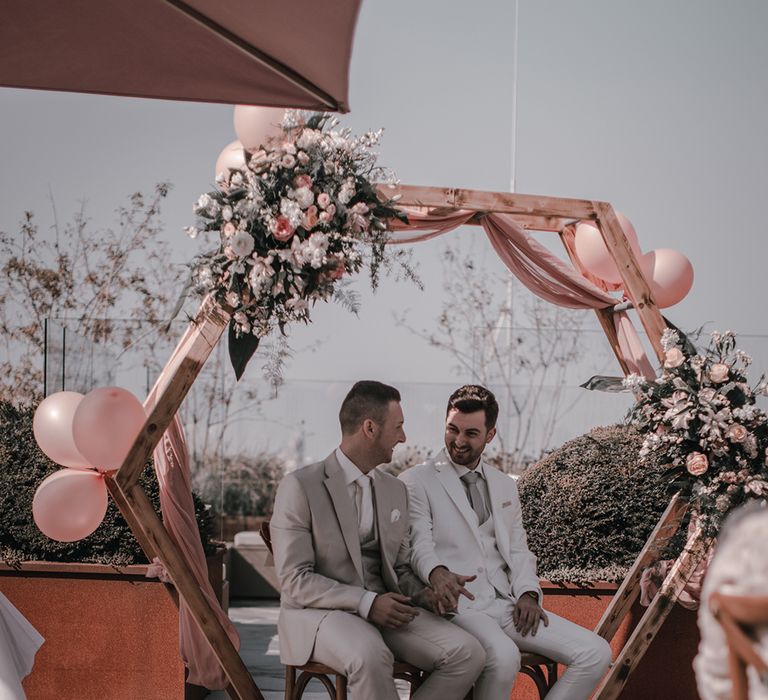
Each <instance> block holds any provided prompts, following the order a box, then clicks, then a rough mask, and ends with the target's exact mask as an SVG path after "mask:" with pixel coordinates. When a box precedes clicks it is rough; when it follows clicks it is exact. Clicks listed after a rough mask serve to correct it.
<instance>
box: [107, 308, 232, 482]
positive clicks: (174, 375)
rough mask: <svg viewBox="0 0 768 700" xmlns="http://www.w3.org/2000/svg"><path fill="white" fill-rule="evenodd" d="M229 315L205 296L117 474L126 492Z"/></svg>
mask: <svg viewBox="0 0 768 700" xmlns="http://www.w3.org/2000/svg"><path fill="white" fill-rule="evenodd" d="M229 318H230V314H229V312H228V311H226V310H224V309H223V308H222V307H221V306H219V305H218V304H217V303H216V302H215V301H214V300H213V298H212V297H210V296H209V297H207V298H206V299H205V301H204V302H203V304H202V306H201V307H200V311H199V312H198V313H197V316H195V318H194V319H193V320H192V322H191V331H190V333H189V334H188V336H187V337H185V338H184V339H182V341H181V343H180V344H179V347H177V349H176V351H175V352H174V355H173V356H172V358H171V360H170V361H169V363H168V365H166V368H165V370H164V372H168V374H169V375H170V376H169V377H168V379H167V381H165V380H164V385H163V387H162V388H160V389H159V392H158V393H157V397H156V403H155V406H154V408H153V409H152V411H151V412H150V414H149V416H148V417H147V420H146V422H145V423H144V427H143V428H142V429H141V431H140V432H139V434H138V436H137V437H136V441H135V442H134V443H133V447H131V449H130V451H129V452H128V455H127V456H126V458H125V461H124V462H123V465H122V466H121V467H120V469H119V470H118V472H117V475H116V476H115V480H116V481H117V483H118V484H119V485H120V487H121V489H122V490H123V491H127V490H128V489H129V488H130V487H131V486H133V485H135V484H136V483H137V482H138V479H139V475H140V474H141V472H142V471H143V470H144V465H145V464H146V462H147V459H148V458H149V456H150V455H151V454H152V451H153V450H154V449H155V447H157V443H158V442H160V438H161V437H162V436H163V433H164V432H165V430H166V428H167V427H168V426H169V425H170V424H171V421H172V420H173V417H174V415H176V411H178V410H179V407H180V406H181V404H182V402H183V401H184V398H185V397H186V395H187V392H189V389H190V388H191V386H192V384H193V383H194V381H195V378H196V377H197V375H198V374H199V373H200V370H201V369H202V368H203V365H204V364H205V361H206V360H207V359H208V356H209V355H210V354H211V351H212V350H213V348H214V347H216V343H217V342H218V341H219V338H220V337H221V334H222V333H223V332H224V329H225V328H226V327H227V323H228V322H229ZM182 345H183V347H182ZM158 381H160V380H158ZM156 388H157V387H156ZM153 393H154V390H153Z"/></svg>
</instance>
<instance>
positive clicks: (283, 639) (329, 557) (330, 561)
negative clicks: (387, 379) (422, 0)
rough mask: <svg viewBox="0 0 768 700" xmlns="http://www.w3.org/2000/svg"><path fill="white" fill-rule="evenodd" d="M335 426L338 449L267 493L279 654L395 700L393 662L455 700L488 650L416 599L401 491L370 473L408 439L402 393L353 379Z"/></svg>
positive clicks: (369, 696)
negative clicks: (271, 499)
mask: <svg viewBox="0 0 768 700" xmlns="http://www.w3.org/2000/svg"><path fill="white" fill-rule="evenodd" d="M339 421H340V423H341V430H342V439H341V445H340V446H339V448H338V449H337V450H335V451H334V452H332V453H331V454H330V455H329V456H328V457H327V458H326V459H325V460H323V461H322V462H318V463H317V464H312V465H310V466H308V467H304V468H303V469H299V470H297V471H295V472H292V473H290V474H287V475H286V476H285V478H284V479H283V480H282V482H281V483H280V486H279V488H278V491H277V496H276V499H275V508H274V514H273V517H272V523H271V532H272V543H273V547H274V557H275V568H276V571H277V576H278V578H279V580H280V585H281V596H280V617H279V619H278V634H279V639H280V658H281V660H282V662H283V663H285V664H292V665H300V664H304V663H306V662H307V661H309V660H312V661H317V662H320V663H323V664H326V665H328V666H330V667H331V668H333V669H334V670H336V671H339V672H341V673H344V674H345V675H346V676H347V679H348V683H349V690H350V693H351V695H352V697H353V698H357V700H376V699H378V698H382V699H386V700H397V697H398V696H397V693H396V691H395V686H394V681H393V679H392V663H393V660H394V659H395V658H397V659H399V660H402V661H407V662H409V663H411V664H413V665H414V666H416V667H418V668H420V669H422V670H425V671H429V672H430V676H429V678H428V679H427V680H426V681H425V682H424V683H423V685H422V686H421V687H420V688H419V689H418V690H417V691H416V693H415V694H414V698H418V699H419V700H427V699H429V698H434V700H449V699H450V698H455V699H456V700H459V699H460V698H463V697H464V696H465V695H466V694H467V692H468V691H469V689H470V688H471V687H472V684H473V683H474V681H475V679H476V678H477V676H478V674H479V673H480V671H481V670H482V668H483V666H484V663H485V652H484V651H483V648H482V646H481V645H480V644H479V643H478V641H477V640H476V639H475V638H474V637H473V636H472V635H471V634H469V633H467V632H465V631H464V630H462V629H460V628H459V627H456V626H455V625H452V624H451V623H450V622H448V621H446V620H443V619H441V618H439V617H437V616H436V615H433V614H432V613H430V612H427V610H423V609H419V608H418V607H416V606H415V603H423V604H425V605H431V604H436V599H434V597H433V592H432V591H431V590H430V589H429V588H426V587H425V586H424V584H423V583H422V582H421V581H420V580H419V579H418V577H417V576H415V575H414V573H413V571H412V570H411V568H410V542H409V517H408V502H407V494H406V488H405V486H404V485H403V484H402V483H401V482H400V481H398V480H397V479H395V478H394V477H392V476H390V475H388V474H386V473H384V472H381V471H380V470H376V469H375V467H376V466H378V465H380V464H383V463H386V462H389V461H391V459H392V451H393V449H394V448H395V446H396V445H397V444H398V443H400V442H404V441H405V432H404V431H403V412H402V409H401V408H400V394H399V392H398V391H397V389H394V388H393V387H390V386H387V385H386V384H381V383H380V382H373V381H363V382H357V383H356V384H355V385H354V386H353V387H352V389H351V390H350V392H349V394H347V397H346V398H345V399H344V402H343V403H342V406H341V410H340V412H339Z"/></svg>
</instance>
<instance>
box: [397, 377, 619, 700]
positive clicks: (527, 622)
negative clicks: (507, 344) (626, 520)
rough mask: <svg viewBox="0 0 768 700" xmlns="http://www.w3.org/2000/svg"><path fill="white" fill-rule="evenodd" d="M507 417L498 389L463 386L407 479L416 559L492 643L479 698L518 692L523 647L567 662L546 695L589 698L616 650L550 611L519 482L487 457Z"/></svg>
mask: <svg viewBox="0 0 768 700" xmlns="http://www.w3.org/2000/svg"><path fill="white" fill-rule="evenodd" d="M498 413H499V406H498V404H497V402H496V399H495V398H494V396H493V394H492V393H491V392H490V391H488V390H487V389H485V388H484V387H481V386H475V385H468V386H463V387H461V388H460V389H458V390H457V391H455V392H454V393H453V395H452V396H451V398H450V399H449V401H448V408H447V411H446V422H445V449H444V450H442V451H441V452H440V453H439V454H438V455H437V457H435V458H434V459H431V460H429V461H428V462H425V463H424V464H421V465H418V466H416V467H413V468H412V469H409V470H407V471H405V472H403V474H401V475H400V478H401V479H402V480H403V481H404V482H405V483H406V484H407V486H408V492H409V505H410V509H411V528H412V541H411V544H412V555H411V563H412V566H413V569H414V571H415V572H416V573H417V574H418V575H419V576H420V577H421V578H422V579H423V580H424V581H425V582H429V584H430V585H431V587H432V589H433V590H434V593H435V595H436V598H437V601H436V607H437V609H438V610H439V611H440V612H441V613H445V614H446V615H448V616H451V617H452V621H453V622H454V623H455V624H456V625H457V626H459V627H461V628H463V629H465V630H467V631H468V632H471V633H472V634H473V635H474V636H475V637H477V639H478V640H480V643H481V644H482V645H483V648H484V649H485V652H486V666H485V669H484V670H483V672H482V674H481V675H480V677H479V678H478V680H477V684H476V685H475V692H474V698H475V700H500V699H501V698H509V695H510V693H511V691H512V686H513V685H514V683H515V677H516V675H517V672H518V670H519V669H520V652H521V651H527V652H534V653H538V654H543V655H545V656H548V657H549V658H551V659H553V660H555V661H558V662H559V663H562V664H565V665H567V666H568V669H567V670H566V671H565V673H564V674H563V676H562V677H561V678H560V679H559V680H558V681H557V683H556V684H555V686H554V687H553V688H552V690H551V691H550V692H549V693H548V694H547V700H586V698H588V697H589V696H590V695H591V693H592V691H593V690H594V689H595V687H596V685H597V683H598V682H599V681H600V679H601V678H602V676H603V675H604V673H605V672H606V670H607V669H608V667H609V666H610V663H611V649H610V647H609V646H608V643H607V642H606V641H605V640H604V639H601V638H600V637H598V636H597V635H595V634H594V633H592V632H590V631H588V630H586V629H584V628H583V627H579V626H578V625H576V624H574V623H572V622H570V621H568V620H565V619H563V618H561V617H558V616H556V615H553V614H551V613H545V612H544V610H543V609H542V607H541V602H542V592H541V589H540V587H539V579H538V576H537V575H536V557H535V556H534V555H533V554H531V552H530V551H529V549H528V544H527V540H526V536H525V530H524V529H523V522H522V511H521V508H520V500H519V498H518V494H517V486H516V485H515V481H514V479H512V478H510V477H509V476H508V475H506V474H504V473H502V472H500V471H499V470H497V469H495V468H494V467H492V466H490V465H488V464H485V463H484V462H483V459H482V454H483V450H484V449H485V446H486V445H487V444H488V443H489V442H490V441H491V440H492V439H493V437H494V435H495V434H496V428H495V425H496V418H497V417H498Z"/></svg>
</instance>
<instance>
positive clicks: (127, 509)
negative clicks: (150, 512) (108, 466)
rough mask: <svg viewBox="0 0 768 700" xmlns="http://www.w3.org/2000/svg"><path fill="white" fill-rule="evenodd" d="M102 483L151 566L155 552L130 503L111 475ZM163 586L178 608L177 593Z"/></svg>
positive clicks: (169, 587)
mask: <svg viewBox="0 0 768 700" xmlns="http://www.w3.org/2000/svg"><path fill="white" fill-rule="evenodd" d="M104 483H105V484H106V486H107V491H109V495H110V496H112V500H113V501H114V502H115V505H116V506H117V508H118V510H119V511H120V513H121V514H122V516H123V517H124V518H125V522H126V523H127V524H128V527H129V528H131V532H133V535H134V537H135V538H136V541H137V542H138V543H139V546H140V547H141V549H142V551H143V552H144V555H145V556H146V557H147V561H148V562H149V563H150V564H151V563H152V560H153V559H154V558H155V557H157V551H156V550H155V548H154V547H153V546H152V540H151V539H150V538H149V536H148V535H147V533H146V532H145V531H144V526H143V525H142V523H141V520H139V519H138V518H137V517H136V515H135V513H134V512H133V510H132V509H131V505H130V503H128V501H127V500H126V499H125V497H124V496H123V492H122V491H121V490H120V488H119V487H118V486H117V484H116V483H115V481H114V478H113V477H112V476H111V475H109V474H106V475H105V476H104ZM164 585H165V590H166V591H167V593H168V595H169V596H170V598H171V600H172V601H173V604H174V605H175V606H176V607H177V608H178V607H179V593H178V591H177V590H176V589H175V588H174V587H173V586H171V585H170V584H167V583H166V584H164Z"/></svg>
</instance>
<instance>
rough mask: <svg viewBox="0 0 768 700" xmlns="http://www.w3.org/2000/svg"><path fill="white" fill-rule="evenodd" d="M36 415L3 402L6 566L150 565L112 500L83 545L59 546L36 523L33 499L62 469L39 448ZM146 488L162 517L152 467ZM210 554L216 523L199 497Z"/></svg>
mask: <svg viewBox="0 0 768 700" xmlns="http://www.w3.org/2000/svg"><path fill="white" fill-rule="evenodd" d="M33 416H34V409H33V408H32V407H29V406H15V405H13V404H11V403H9V402H7V401H0V560H4V561H5V562H7V563H10V564H14V563H17V562H20V561H32V560H44V561H60V562H92V563H101V564H114V565H116V566H125V565H127V564H141V563H146V561H147V559H146V557H145V556H144V553H143V552H142V550H141V548H140V547H139V544H138V542H137V541H136V538H135V537H134V535H133V533H132V532H131V530H130V528H129V527H128V525H127V523H126V522H125V520H124V518H123V516H122V515H121V514H120V511H119V510H118V509H117V507H116V506H115V504H114V503H113V502H112V500H111V499H110V501H109V507H108V509H107V514H106V516H105V518H104V521H103V522H102V523H101V525H100V526H99V527H98V528H97V529H96V531H95V532H94V533H93V534H91V535H89V536H88V537H86V538H84V539H82V540H78V541H77V542H56V541H54V540H51V539H48V538H47V537H46V536H45V535H43V533H41V532H40V531H39V530H38V529H37V526H36V525H35V523H34V521H33V520H32V498H33V497H34V495H35V490H36V489H37V487H38V485H39V484H40V482H41V481H42V480H43V479H44V478H45V477H46V476H48V475H49V474H51V473H52V472H54V471H56V470H57V469H58V468H59V467H58V466H57V465H56V464H54V463H53V462H52V461H51V460H50V459H48V458H47V457H46V456H45V455H44V454H43V453H42V452H41V451H40V449H39V448H38V446H37V443H36V442H35V438H34V435H33V434H32V418H33ZM140 483H141V485H142V487H143V488H144V490H145V492H146V494H147V496H148V497H149V499H150V501H151V502H152V504H153V506H154V507H155V511H156V512H157V513H158V515H159V514H160V495H159V488H158V484H157V478H156V477H155V472H154V469H153V468H152V465H151V463H148V464H147V466H146V467H145V469H144V473H143V474H142V476H141V480H140ZM193 497H194V499H195V511H196V513H195V514H196V517H197V522H198V527H199V528H200V533H201V538H202V541H203V547H204V549H205V552H206V554H210V553H212V552H213V551H214V550H215V544H214V543H213V541H212V538H211V535H212V529H213V525H212V520H211V518H210V516H209V515H208V513H207V509H206V506H205V505H204V504H203V502H202V501H201V500H200V499H199V498H198V497H197V496H195V495H194V494H193Z"/></svg>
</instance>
